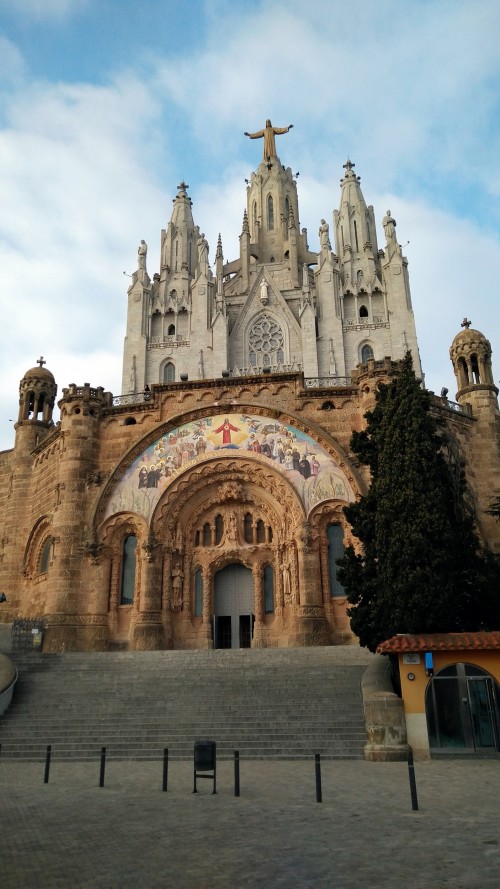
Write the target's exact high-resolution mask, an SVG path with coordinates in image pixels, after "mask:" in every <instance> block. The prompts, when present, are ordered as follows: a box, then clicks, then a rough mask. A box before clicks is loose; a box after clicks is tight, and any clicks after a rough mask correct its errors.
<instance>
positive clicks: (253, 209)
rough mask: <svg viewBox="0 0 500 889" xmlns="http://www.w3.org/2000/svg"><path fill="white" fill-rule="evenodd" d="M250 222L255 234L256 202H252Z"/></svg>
mask: <svg viewBox="0 0 500 889" xmlns="http://www.w3.org/2000/svg"><path fill="white" fill-rule="evenodd" d="M252 222H253V228H254V233H255V228H256V226H257V201H254V202H253V204H252Z"/></svg>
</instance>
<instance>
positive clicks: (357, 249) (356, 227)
mask: <svg viewBox="0 0 500 889" xmlns="http://www.w3.org/2000/svg"><path fill="white" fill-rule="evenodd" d="M354 240H355V241H356V251H357V252H358V253H359V244H358V226H357V225H356V220H354Z"/></svg>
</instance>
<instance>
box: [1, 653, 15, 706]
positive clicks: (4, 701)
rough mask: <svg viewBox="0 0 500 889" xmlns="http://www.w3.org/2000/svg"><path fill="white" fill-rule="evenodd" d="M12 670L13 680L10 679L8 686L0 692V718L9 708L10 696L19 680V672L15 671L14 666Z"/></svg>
mask: <svg viewBox="0 0 500 889" xmlns="http://www.w3.org/2000/svg"><path fill="white" fill-rule="evenodd" d="M14 670H15V673H14V678H13V679H11V681H10V682H9V684H8V685H7V686H6V687H5V688H4V689H2V691H1V692H0V716H1V715H2V714H3V713H5V711H6V710H7V708H8V707H9V706H10V702H11V701H12V694H13V692H14V686H15V684H16V682H17V680H18V679H19V670H18V669H17V667H16V665H15V664H14Z"/></svg>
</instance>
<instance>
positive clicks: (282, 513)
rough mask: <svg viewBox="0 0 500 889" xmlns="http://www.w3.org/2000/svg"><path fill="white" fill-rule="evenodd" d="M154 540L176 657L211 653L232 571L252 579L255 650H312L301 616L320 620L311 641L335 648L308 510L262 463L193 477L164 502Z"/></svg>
mask: <svg viewBox="0 0 500 889" xmlns="http://www.w3.org/2000/svg"><path fill="white" fill-rule="evenodd" d="M150 535H151V537H152V538H153V539H154V540H155V541H156V542H157V543H158V546H157V548H156V549H155V551H154V554H153V557H152V558H153V560H154V562H155V563H156V576H157V577H158V578H161V602H162V606H161V607H162V612H163V618H162V624H163V626H167V624H168V621H167V620H166V616H167V614H168V615H169V617H170V625H171V634H172V636H171V639H170V640H169V644H171V645H173V646H174V647H175V648H210V647H212V644H213V632H212V631H213V621H212V618H213V606H214V599H213V596H214V577H215V574H216V573H217V571H220V570H221V569H222V568H223V567H224V566H225V565H228V564H231V563H240V564H241V565H244V566H246V567H247V568H250V569H251V570H252V574H253V581H254V611H253V613H254V614H255V626H254V634H253V642H252V644H253V645H254V646H255V647H264V646H273V645H278V644H279V645H283V644H308V642H307V639H306V638H305V635H304V631H303V627H302V624H301V609H302V610H303V611H304V613H305V612H307V615H308V619H310V618H311V616H313V617H314V620H315V622H316V631H317V630H318V626H319V624H320V623H321V624H324V626H323V630H322V633H319V634H318V633H317V632H316V633H315V638H314V640H313V641H316V642H317V641H319V639H320V638H321V641H323V642H325V641H327V640H328V638H329V634H328V629H327V626H326V621H325V617H324V612H323V607H322V594H321V590H320V589H319V588H318V583H320V567H319V554H318V552H317V551H316V549H315V547H314V545H313V543H312V541H311V539H310V534H309V531H308V526H307V523H306V516H305V511H304V507H303V504H302V502H301V500H300V498H299V496H298V495H297V492H296V490H295V488H294V487H293V486H292V485H291V484H290V483H289V482H288V481H287V480H286V478H284V477H283V475H282V474H280V473H279V472H277V471H273V469H272V466H271V467H270V466H269V465H268V464H267V463H264V462H263V461H262V460H259V459H258V458H256V459H254V458H252V457H251V456H247V455H245V456H239V455H238V456H231V457H229V456H227V455H221V456H218V457H214V459H213V460H211V461H209V463H208V465H207V463H206V462H205V463H204V464H203V465H195V466H192V467H190V468H186V471H185V472H184V473H182V474H181V475H180V476H179V477H178V478H177V479H176V480H175V481H174V482H173V483H172V484H171V485H169V487H168V488H167V489H166V491H165V493H164V495H163V496H162V498H161V500H160V501H159V503H158V505H157V508H156V509H155V512H154V514H153V516H152V520H151V527H150ZM315 562H317V566H316V565H315ZM266 568H267V574H265V572H266ZM270 572H272V574H271V576H272V586H273V590H272V595H273V605H272V610H271V608H270V606H269V600H270V593H269V583H271V581H270V580H269V578H270ZM264 577H265V578H266V584H268V586H267V587H266V591H267V593H266V594H267V599H268V603H267V609H266V608H265V604H264ZM200 587H201V589H202V595H201V597H200ZM201 601H202V604H201V605H200V602H201ZM311 609H312V611H311ZM306 635H307V634H306Z"/></svg>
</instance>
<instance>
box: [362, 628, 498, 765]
mask: <svg viewBox="0 0 500 889" xmlns="http://www.w3.org/2000/svg"><path fill="white" fill-rule="evenodd" d="M377 652H378V654H387V655H390V656H395V657H397V660H398V666H399V677H400V682H401V696H402V699H403V703H404V710H405V717H406V730H407V737H408V744H409V745H410V746H411V747H412V749H413V752H414V754H415V756H419V757H428V756H435V755H439V754H452V753H458V754H494V753H498V752H500V632H493V633H420V634H418V635H410V634H401V635H398V636H393V637H392V639H388V640H387V641H386V642H383V643H382V644H381V645H379V647H378V648H377Z"/></svg>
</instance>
